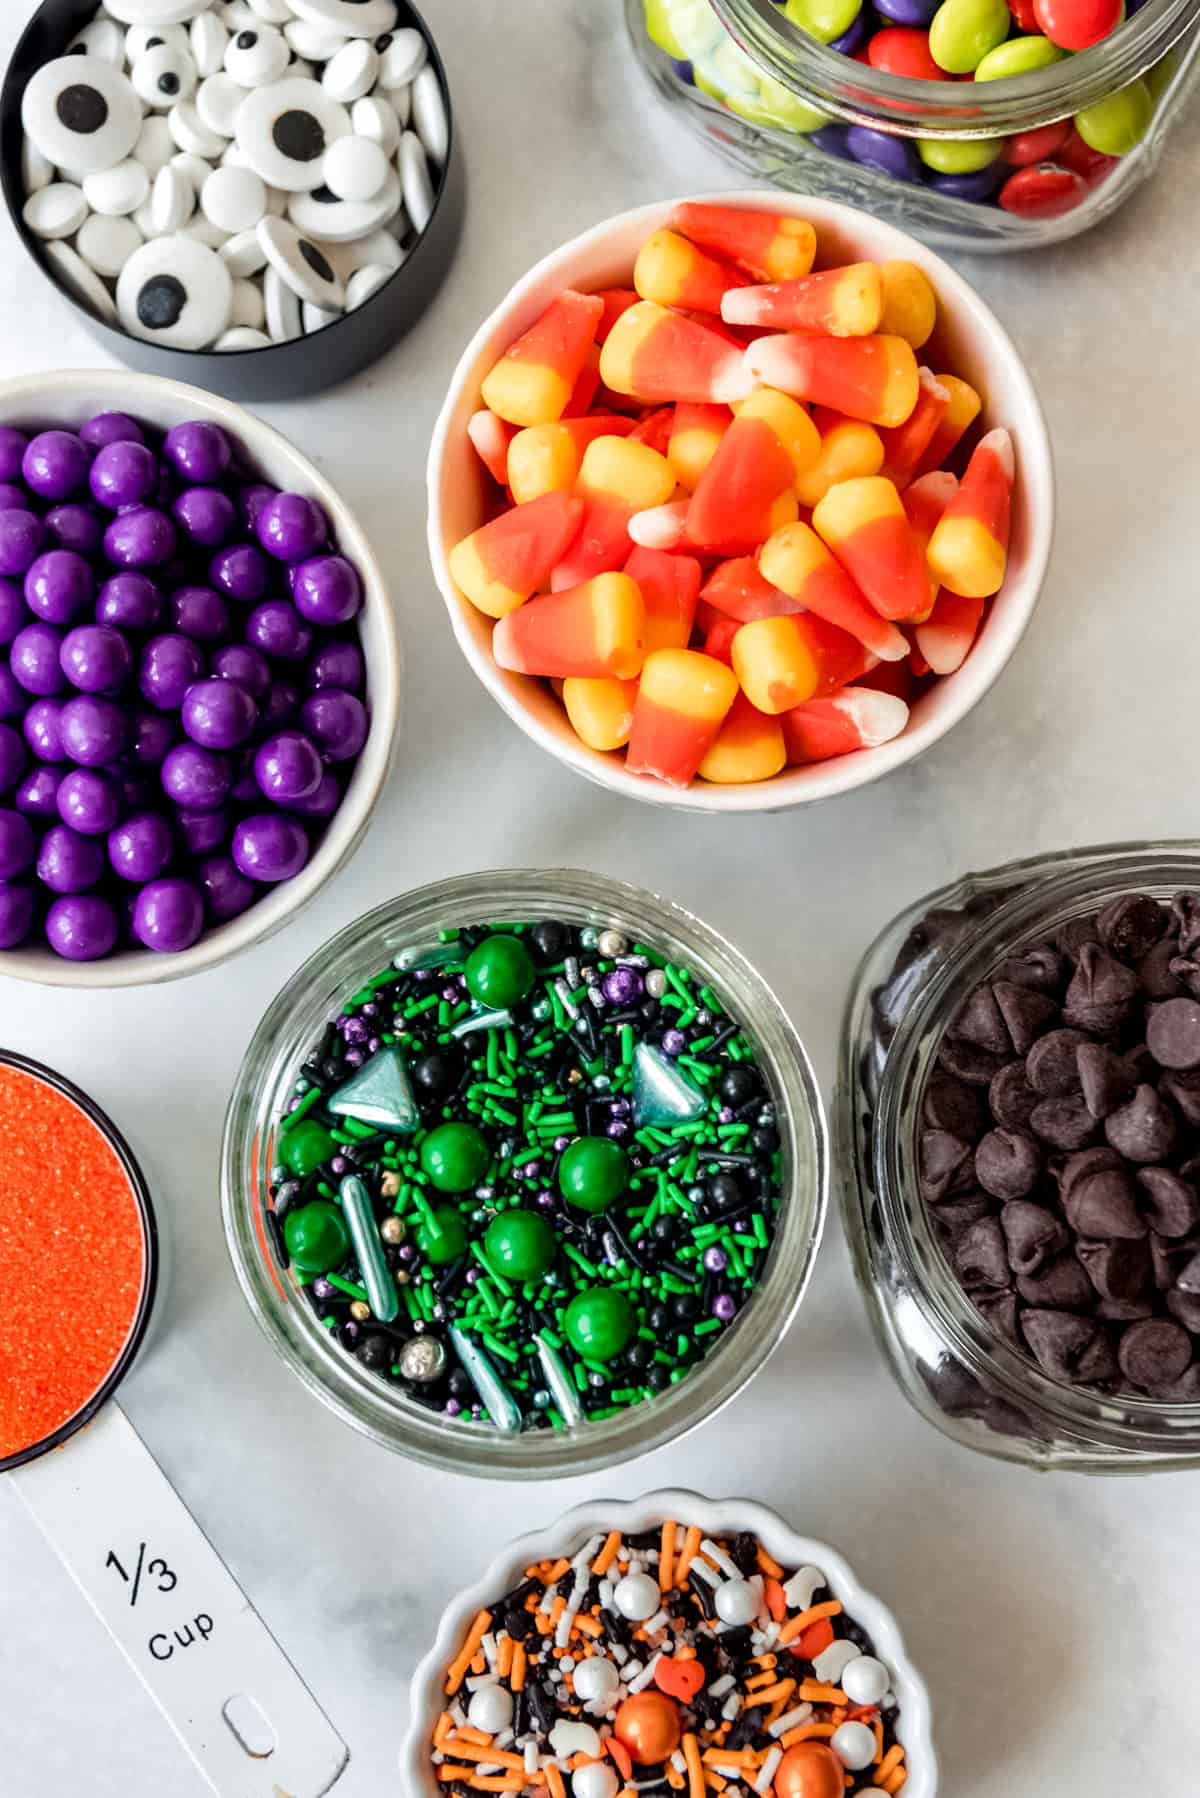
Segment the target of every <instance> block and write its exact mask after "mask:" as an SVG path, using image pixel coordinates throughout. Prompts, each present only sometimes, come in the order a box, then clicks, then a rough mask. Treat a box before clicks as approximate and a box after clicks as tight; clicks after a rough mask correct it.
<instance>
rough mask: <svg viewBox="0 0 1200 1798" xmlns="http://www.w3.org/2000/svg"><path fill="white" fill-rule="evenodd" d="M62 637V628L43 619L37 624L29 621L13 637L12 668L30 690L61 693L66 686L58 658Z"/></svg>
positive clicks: (9, 659) (10, 662)
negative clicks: (44, 621)
mask: <svg viewBox="0 0 1200 1798" xmlns="http://www.w3.org/2000/svg"><path fill="white" fill-rule="evenodd" d="M62 640H63V634H62V632H61V631H58V630H55V628H54V626H53V625H52V624H44V623H42V621H41V620H40V619H39V620H38V622H37V623H35V624H27V625H26V626H25V628H24V630H21V631H18V632H17V634H16V636H15V637H14V638H13V641H12V647H11V648H10V650H9V652H8V661H9V667H10V668H11V669H12V671H13V673H14V674H15V675H16V677H17V679H18V680H19V681H20V683H21V685H22V686H23V687H24V689H25V691H26V692H27V693H38V694H43V695H49V694H52V693H61V691H62V689H63V688H64V687H65V686H66V684H67V679H66V676H65V675H64V673H63V671H62V665H61V663H60V662H59V659H58V652H59V650H60V649H61V648H62Z"/></svg>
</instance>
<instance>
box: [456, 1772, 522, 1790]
mask: <svg viewBox="0 0 1200 1798" xmlns="http://www.w3.org/2000/svg"><path fill="white" fill-rule="evenodd" d="M525 1783H526V1782H525V1773H524V1770H522V1771H521V1772H520V1773H475V1774H472V1776H471V1778H470V1779H468V1781H467V1784H468V1785H469V1786H470V1788H471V1790H472V1791H473V1792H523V1791H524V1790H525Z"/></svg>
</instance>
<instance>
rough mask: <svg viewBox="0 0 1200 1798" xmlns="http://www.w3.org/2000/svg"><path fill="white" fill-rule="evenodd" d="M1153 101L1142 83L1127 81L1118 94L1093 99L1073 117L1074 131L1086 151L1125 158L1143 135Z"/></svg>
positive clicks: (1151, 113) (1152, 111)
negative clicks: (1127, 84)
mask: <svg viewBox="0 0 1200 1798" xmlns="http://www.w3.org/2000/svg"><path fill="white" fill-rule="evenodd" d="M1153 113H1154V101H1153V99H1152V98H1151V94H1150V89H1149V88H1148V87H1147V86H1146V83H1145V82H1144V81H1131V82H1130V83H1129V86H1128V87H1123V88H1122V89H1121V91H1120V93H1117V94H1109V96H1108V98H1107V99H1105V100H1097V101H1096V104H1095V105H1094V106H1085V107H1084V109H1083V111H1082V112H1077V113H1076V114H1075V129H1076V131H1078V133H1079V135H1080V137H1081V138H1082V139H1083V141H1084V143H1085V144H1086V145H1087V146H1088V149H1089V150H1098V151H1099V152H1100V154H1101V155H1102V156H1128V154H1129V152H1130V150H1132V149H1133V147H1134V145H1135V144H1139V143H1140V142H1141V141H1142V139H1143V137H1145V135H1146V130H1147V128H1148V126H1149V124H1150V120H1151V117H1152V115H1153Z"/></svg>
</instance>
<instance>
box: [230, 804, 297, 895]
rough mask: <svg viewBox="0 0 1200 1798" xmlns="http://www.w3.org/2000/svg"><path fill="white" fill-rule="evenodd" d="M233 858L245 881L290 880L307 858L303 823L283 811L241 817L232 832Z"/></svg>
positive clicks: (271, 881) (272, 881)
mask: <svg viewBox="0 0 1200 1798" xmlns="http://www.w3.org/2000/svg"><path fill="white" fill-rule="evenodd" d="M233 859H234V862H235V863H236V864H237V867H238V871H239V872H240V873H242V874H244V875H245V876H246V878H247V879H248V880H256V881H261V882H264V883H274V882H276V881H280V880H291V879H292V877H293V876H294V875H296V874H298V873H299V872H300V870H301V868H302V867H303V866H304V864H305V862H306V861H307V860H308V836H307V834H306V832H305V829H304V826H303V825H302V824H301V823H299V822H298V820H297V819H295V818H290V817H288V816H287V815H286V814H285V813H283V812H262V813H259V814H258V815H257V816H255V817H251V818H243V819H242V821H241V823H240V824H239V825H238V826H237V828H236V829H235V831H234V833H233Z"/></svg>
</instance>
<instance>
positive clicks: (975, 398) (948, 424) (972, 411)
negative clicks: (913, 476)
mask: <svg viewBox="0 0 1200 1798" xmlns="http://www.w3.org/2000/svg"><path fill="white" fill-rule="evenodd" d="M935 379H936V380H937V384H938V386H939V387H944V388H945V390H946V392H947V394H948V395H949V399H948V400H947V402H946V410H945V411H944V412H943V413H942V416H941V418H940V419H939V421H938V427H937V430H936V431H935V432H934V433H933V436H932V437H931V438H930V440H929V447H928V448H927V449H926V451H925V454H924V455H923V456H922V457H921V460H920V462H919V464H918V465H917V473H918V474H928V473H929V472H930V471H931V470H932V469H935V468H940V467H941V466H942V463H943V462H944V461H945V460H946V457H947V456H948V455H949V454H950V452H951V450H952V449H953V448H954V446H955V444H956V443H957V442H958V441H959V439H960V438H961V437H962V435H963V433H964V432H965V431H967V430H969V429H970V427H971V425H973V424H974V422H975V420H976V419H977V418H978V416H979V409H980V407H981V406H982V404H983V401H982V400H981V399H980V397H979V395H978V394H977V393H976V391H975V389H974V388H973V387H971V386H969V385H968V383H967V382H966V381H960V380H959V378H958V376H957V375H937V376H936V377H935Z"/></svg>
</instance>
